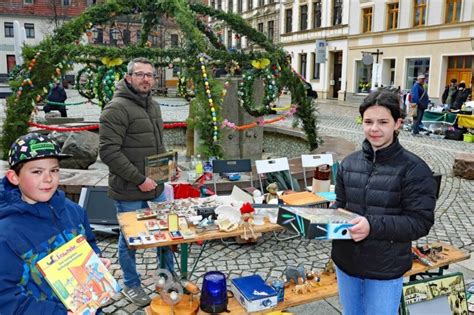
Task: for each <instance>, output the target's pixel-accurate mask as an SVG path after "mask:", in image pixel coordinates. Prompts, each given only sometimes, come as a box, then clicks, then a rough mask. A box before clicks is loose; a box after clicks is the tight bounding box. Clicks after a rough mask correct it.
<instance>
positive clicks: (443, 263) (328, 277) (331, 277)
mask: <svg viewBox="0 0 474 315" xmlns="http://www.w3.org/2000/svg"><path fill="white" fill-rule="evenodd" d="M433 245H434V246H439V245H441V246H443V252H442V253H443V256H444V257H445V258H444V259H442V260H439V261H438V262H436V263H433V265H432V266H425V265H423V264H421V263H420V262H418V261H415V262H413V266H412V268H411V269H410V270H409V271H408V272H406V273H405V277H410V278H411V277H412V276H414V275H419V274H424V275H426V274H427V273H429V272H430V270H433V269H437V268H439V271H438V273H429V275H431V276H433V275H442V273H443V270H445V269H447V268H448V267H449V265H450V264H453V263H455V262H459V261H462V260H465V259H468V258H469V257H470V254H469V253H466V252H464V251H462V250H460V249H458V248H456V247H455V246H452V245H450V244H445V243H434V244H433ZM320 277H321V280H320V282H319V284H318V285H316V286H314V287H312V289H311V291H310V292H307V293H305V294H297V293H295V292H293V288H294V284H290V285H289V287H288V288H286V289H285V299H284V301H283V302H280V303H278V305H277V306H276V307H275V308H272V309H271V310H266V311H265V312H254V313H252V314H265V313H267V312H270V311H279V310H285V309H288V308H290V307H293V306H297V305H301V304H307V303H311V302H315V301H318V300H322V299H325V298H328V297H332V296H335V295H337V293H338V289H337V280H336V275H335V274H334V273H329V274H324V273H323V274H321V275H320ZM227 309H228V311H229V312H228V313H222V314H232V315H244V314H248V312H246V311H245V309H244V308H242V306H240V304H239V302H238V301H237V300H236V299H235V298H230V299H229V304H228V307H227ZM147 313H148V314H151V312H150V310H149V309H147ZM198 314H201V315H202V314H207V313H205V312H203V311H201V310H199V311H198Z"/></svg>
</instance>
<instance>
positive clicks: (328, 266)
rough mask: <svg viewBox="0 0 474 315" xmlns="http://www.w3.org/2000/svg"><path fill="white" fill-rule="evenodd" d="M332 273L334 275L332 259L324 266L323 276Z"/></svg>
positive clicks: (334, 269)
mask: <svg viewBox="0 0 474 315" xmlns="http://www.w3.org/2000/svg"><path fill="white" fill-rule="evenodd" d="M332 273H336V268H335V266H334V262H333V261H332V259H329V260H328V262H327V263H326V265H325V266H324V271H323V274H325V275H330V274H332Z"/></svg>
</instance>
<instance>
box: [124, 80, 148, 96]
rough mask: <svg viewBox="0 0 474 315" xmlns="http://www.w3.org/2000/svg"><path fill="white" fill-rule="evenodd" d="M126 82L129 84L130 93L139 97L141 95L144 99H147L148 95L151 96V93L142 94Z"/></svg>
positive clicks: (126, 82)
mask: <svg viewBox="0 0 474 315" xmlns="http://www.w3.org/2000/svg"><path fill="white" fill-rule="evenodd" d="M124 81H125V84H127V86H128V88H129V89H130V91H132V92H133V93H135V94H137V95H140V96H142V97H147V96H148V95H150V92H151V91H150V92H146V93H142V92H139V91H137V90H136V89H135V88H134V87H133V86H132V85H131V84H130V83H128V81H127V80H124Z"/></svg>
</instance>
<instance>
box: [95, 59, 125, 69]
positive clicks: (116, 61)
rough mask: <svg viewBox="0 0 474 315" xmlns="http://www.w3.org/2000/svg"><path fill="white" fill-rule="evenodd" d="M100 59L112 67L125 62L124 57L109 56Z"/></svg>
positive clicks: (108, 66)
mask: <svg viewBox="0 0 474 315" xmlns="http://www.w3.org/2000/svg"><path fill="white" fill-rule="evenodd" d="M100 61H101V62H102V63H103V64H104V65H106V66H107V68H112V67H115V66H120V65H121V64H122V63H123V60H122V58H113V59H112V58H109V57H103V58H102V59H100Z"/></svg>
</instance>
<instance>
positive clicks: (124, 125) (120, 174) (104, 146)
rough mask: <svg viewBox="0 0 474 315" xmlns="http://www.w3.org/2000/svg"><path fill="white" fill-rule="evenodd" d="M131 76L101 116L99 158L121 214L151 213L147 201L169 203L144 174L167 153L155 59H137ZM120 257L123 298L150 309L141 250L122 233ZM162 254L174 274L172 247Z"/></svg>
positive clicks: (130, 66) (132, 63)
mask: <svg viewBox="0 0 474 315" xmlns="http://www.w3.org/2000/svg"><path fill="white" fill-rule="evenodd" d="M127 71H128V73H127V75H126V76H125V79H124V80H121V81H120V82H119V83H118V85H117V89H116V90H115V93H114V96H113V98H112V100H111V101H110V103H108V104H107V105H106V106H105V108H104V110H103V111H102V114H101V116H100V130H99V134H100V149H99V153H100V158H101V160H102V161H103V162H104V163H105V164H107V166H108V167H109V191H108V195H109V196H110V197H111V198H112V199H114V200H115V205H116V208H117V212H119V213H121V212H130V211H135V210H137V209H143V208H147V207H148V204H147V201H153V202H163V201H166V194H165V192H164V185H163V184H157V183H156V182H155V181H154V180H153V179H152V178H150V177H147V176H146V175H145V160H146V158H147V157H149V156H154V155H157V154H160V153H164V152H166V149H165V146H164V145H163V119H162V117H161V110H160V107H159V105H158V104H157V103H156V102H155V101H154V100H153V99H152V96H151V89H152V87H153V84H154V83H155V68H154V66H153V64H152V63H151V61H150V60H148V59H146V58H135V59H133V60H132V61H130V63H129V64H128V69H127ZM118 252H119V263H120V267H121V268H122V271H123V277H124V284H125V287H124V288H123V291H122V293H123V294H124V295H125V297H127V298H128V299H129V300H130V301H131V302H132V303H134V304H136V305H138V306H145V305H148V304H149V303H150V301H151V299H150V297H149V296H148V295H147V294H146V293H145V291H144V290H143V288H142V286H141V280H140V275H139V274H138V272H137V268H136V260H135V252H136V251H135V250H132V249H129V248H128V246H127V241H126V240H125V238H124V235H123V234H122V233H121V234H120V237H119V244H118ZM158 255H161V257H163V258H164V259H163V261H162V262H161V263H162V264H161V265H162V266H163V267H165V268H166V269H168V270H170V271H173V269H174V265H173V253H172V252H171V250H170V248H169V247H160V248H159V250H158ZM160 267H161V266H160Z"/></svg>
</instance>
